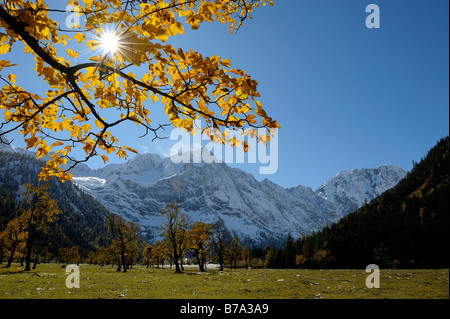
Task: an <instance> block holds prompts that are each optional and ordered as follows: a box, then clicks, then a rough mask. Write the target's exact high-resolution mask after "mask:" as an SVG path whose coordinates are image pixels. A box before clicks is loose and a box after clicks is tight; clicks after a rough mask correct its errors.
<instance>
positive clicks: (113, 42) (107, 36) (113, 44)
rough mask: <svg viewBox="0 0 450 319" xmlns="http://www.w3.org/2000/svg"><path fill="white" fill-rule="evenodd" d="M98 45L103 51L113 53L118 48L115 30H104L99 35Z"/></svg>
mask: <svg viewBox="0 0 450 319" xmlns="http://www.w3.org/2000/svg"><path fill="white" fill-rule="evenodd" d="M100 47H101V48H102V49H103V51H104V52H105V53H107V54H108V53H110V54H114V53H115V52H116V51H117V50H118V49H119V37H118V36H117V34H116V33H115V32H105V33H103V34H102V36H101V37H100Z"/></svg>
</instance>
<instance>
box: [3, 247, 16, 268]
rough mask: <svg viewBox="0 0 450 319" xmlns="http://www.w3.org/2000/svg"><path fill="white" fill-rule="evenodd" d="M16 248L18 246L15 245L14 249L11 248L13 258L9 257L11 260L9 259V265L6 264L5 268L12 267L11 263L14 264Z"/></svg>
mask: <svg viewBox="0 0 450 319" xmlns="http://www.w3.org/2000/svg"><path fill="white" fill-rule="evenodd" d="M16 246H17V245H13V246H12V248H11V256H9V258H8V263H7V264H6V267H5V268H9V267H11V263H12V261H13V259H14V254H15V253H16Z"/></svg>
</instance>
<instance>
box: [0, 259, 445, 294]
mask: <svg viewBox="0 0 450 319" xmlns="http://www.w3.org/2000/svg"><path fill="white" fill-rule="evenodd" d="M79 269H80V288H72V289H69V288H67V287H66V278H67V275H66V273H65V267H64V266H61V264H40V265H38V267H37V269H36V270H33V271H31V272H23V267H18V265H14V264H13V265H12V267H11V268H3V267H1V268H0V299H9V298H14V299H39V298H43V299H67V298H69V299H98V298H102V299H121V298H127V299H318V298H320V299H322V298H323V299H386V298H387V299H448V298H449V270H448V269H439V270H397V269H395V270H383V269H382V270H381V272H380V288H372V289H368V288H367V287H366V283H365V282H366V278H367V276H368V275H369V274H368V273H366V272H365V270H302V269H295V270H294V269H292V270H290V269H287V270H278V269H277V270H275V269H252V270H249V269H237V270H229V269H226V270H225V271H224V272H220V271H218V270H216V269H208V270H207V271H206V272H204V273H200V272H199V271H198V269H196V268H187V269H186V270H185V272H184V273H182V274H175V273H174V270H173V269H169V268H168V267H166V268H164V269H158V268H146V267H145V266H134V267H133V268H132V269H129V270H128V272H126V273H122V272H116V271H115V269H112V268H111V266H104V267H100V266H97V265H84V264H82V265H80V268H79Z"/></svg>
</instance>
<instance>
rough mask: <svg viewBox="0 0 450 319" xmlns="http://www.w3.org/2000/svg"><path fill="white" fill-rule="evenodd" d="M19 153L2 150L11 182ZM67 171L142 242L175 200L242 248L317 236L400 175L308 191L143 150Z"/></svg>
mask: <svg viewBox="0 0 450 319" xmlns="http://www.w3.org/2000/svg"><path fill="white" fill-rule="evenodd" d="M24 153H25V154H26V153H28V152H26V151H23V150H15V149H13V148H12V147H10V146H7V145H3V146H2V149H0V154H3V157H5V158H4V160H3V161H0V165H3V167H1V166H0V172H2V175H5V174H6V173H7V172H13V171H15V172H21V174H19V175H20V176H19V175H18V176H16V178H17V179H19V177H20V183H23V182H27V181H24V180H23V176H27V175H28V174H25V172H26V171H27V170H30V169H32V170H33V171H34V172H36V171H35V169H36V166H39V165H38V163H39V162H38V161H37V160H36V159H35V157H34V156H30V155H24ZM29 154H31V153H29ZM191 156H192V154H191ZM211 156H213V155H211ZM6 157H7V158H6ZM19 158H20V160H18V159H19ZM14 159H16V160H14ZM216 161H217V159H216ZM12 166H20V167H15V168H14V167H12ZM72 173H73V174H74V178H73V184H75V185H76V186H78V193H88V194H90V195H92V197H94V198H95V199H96V200H97V201H98V202H100V203H101V204H102V205H101V206H104V207H105V208H106V209H107V210H109V211H110V212H111V213H114V214H118V215H122V216H124V217H125V218H126V219H128V220H132V221H134V222H136V223H138V224H140V225H141V226H142V235H143V236H144V237H145V239H146V240H147V241H148V242H154V241H156V240H159V239H162V237H161V235H162V234H161V228H160V225H161V224H162V223H163V216H162V214H161V212H162V210H163V208H164V206H165V205H166V204H167V203H168V202H171V201H175V202H177V203H178V205H179V206H180V207H181V209H182V211H183V212H185V213H187V214H188V215H189V216H190V217H191V219H192V221H203V222H207V223H215V222H222V223H223V224H224V225H225V227H226V228H227V229H228V230H229V232H230V234H231V235H232V236H238V237H239V238H240V240H241V241H242V242H243V243H246V244H249V245H266V244H282V243H283V242H284V241H285V240H286V237H287V235H288V234H289V233H290V234H291V235H292V236H293V237H294V238H298V237H301V236H303V235H309V234H311V233H313V232H317V231H320V230H321V229H322V228H323V227H324V226H326V225H330V224H332V223H334V222H336V221H338V220H339V219H341V218H342V217H344V216H346V215H347V214H349V213H350V212H353V211H354V210H356V209H357V208H359V207H361V206H362V205H363V204H364V203H365V202H369V201H371V200H372V199H374V198H376V197H377V196H379V195H381V194H382V193H383V192H384V191H386V190H388V189H390V188H392V187H394V186H395V185H396V184H398V182H399V181H400V180H402V179H403V178H404V177H405V176H406V174H407V172H406V171H405V170H403V169H401V168H398V167H394V166H391V165H384V166H379V167H375V168H370V169H354V170H350V171H342V172H340V173H338V174H337V175H336V176H334V177H332V178H331V179H329V180H328V181H326V182H324V183H323V184H322V186H321V187H319V188H318V189H317V190H315V191H314V190H313V189H311V188H309V187H304V186H301V185H299V186H297V187H293V188H289V189H286V188H283V187H281V186H279V185H277V184H275V183H273V182H271V181H269V180H267V179H265V180H262V181H257V180H256V179H255V178H254V176H253V175H251V174H249V173H246V172H244V171H242V170H239V169H237V168H232V167H230V166H228V165H226V164H225V163H222V162H220V161H217V162H214V163H211V164H206V163H201V164H193V163H192V161H191V163H187V164H184V163H180V164H174V162H173V161H172V160H171V158H161V157H160V156H159V155H154V154H148V153H146V154H142V155H137V156H136V157H134V158H133V159H131V160H129V161H128V162H126V163H124V164H109V165H107V166H105V167H104V168H101V169H97V170H92V169H90V168H89V167H88V166H87V165H85V164H79V165H77V166H76V168H75V169H74V170H73V171H72ZM8 175H10V174H8ZM9 178H11V177H9ZM6 182H8V183H11V181H10V180H9V181H7V180H5V179H0V186H3V187H4V186H5V185H2V184H1V183H3V184H5V183H6ZM17 182H19V181H17ZM28 182H30V181H28ZM16 184H17V183H16ZM66 184H67V183H66ZM70 184H72V183H70ZM80 190H81V192H80ZM73 198H74V199H75V200H79V199H80V197H79V196H74V197H73ZM97 204H98V203H97ZM97 204H96V205H97ZM72 205H73V207H79V206H80V203H76V202H74V203H72Z"/></svg>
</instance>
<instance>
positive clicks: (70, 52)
mask: <svg viewBox="0 0 450 319" xmlns="http://www.w3.org/2000/svg"><path fill="white" fill-rule="evenodd" d="M67 54H68V55H69V56H70V57H71V58H77V57H78V56H79V53H78V52H76V51H73V50H72V49H67Z"/></svg>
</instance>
